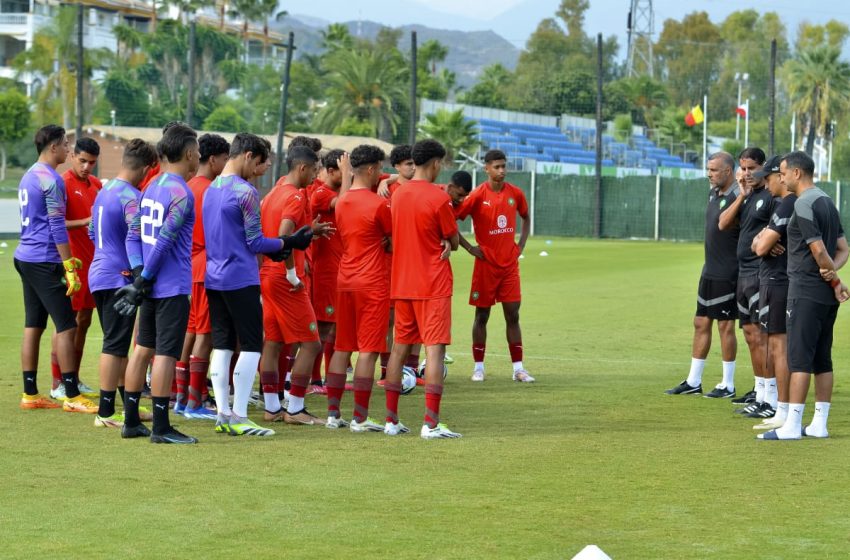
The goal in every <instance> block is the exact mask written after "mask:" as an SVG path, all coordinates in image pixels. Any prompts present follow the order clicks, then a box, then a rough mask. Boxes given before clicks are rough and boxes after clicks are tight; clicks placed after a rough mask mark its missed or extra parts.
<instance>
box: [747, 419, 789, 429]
mask: <svg viewBox="0 0 850 560" xmlns="http://www.w3.org/2000/svg"><path fill="white" fill-rule="evenodd" d="M783 424H785V420H783V421H781V422H780V421H778V420H776V419H774V418H765V419H764V422H762V423H761V424H756V425H755V426H753V429H754V430H778V429H779V428H781V427H782V425H783Z"/></svg>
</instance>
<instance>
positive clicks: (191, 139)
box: [156, 123, 198, 163]
mask: <svg viewBox="0 0 850 560" xmlns="http://www.w3.org/2000/svg"><path fill="white" fill-rule="evenodd" d="M197 142H198V133H197V132H195V131H194V130H192V129H191V128H190V127H189V125H186V124H183V123H177V124H174V125H172V126H171V127H169V128H168V129H167V130H166V131H165V134H163V135H162V138H161V139H160V141H159V142H158V143H157V145H156V150H157V152H159V155H160V158H161V159H162V158H164V159H167V160H168V162H169V163H177V162H178V161H180V160H181V159H183V156H184V155H185V154H186V148H188V147H189V146H191V145H192V144H197Z"/></svg>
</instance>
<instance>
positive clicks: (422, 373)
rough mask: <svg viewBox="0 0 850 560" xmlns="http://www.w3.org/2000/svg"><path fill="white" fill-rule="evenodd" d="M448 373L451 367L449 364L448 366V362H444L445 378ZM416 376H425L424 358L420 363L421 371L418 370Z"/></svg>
mask: <svg viewBox="0 0 850 560" xmlns="http://www.w3.org/2000/svg"><path fill="white" fill-rule="evenodd" d="M448 374H449V368H448V366H446V364H443V379H445V378H446V376H447V375H448ZM416 376H417V377H420V378H424V377H425V360H422V362H421V363H420V364H419V371H417V372H416Z"/></svg>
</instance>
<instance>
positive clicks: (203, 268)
mask: <svg viewBox="0 0 850 560" xmlns="http://www.w3.org/2000/svg"><path fill="white" fill-rule="evenodd" d="M210 183H212V181H210V180H209V179H207V178H206V177H204V176H203V175H198V176H195V177H192V178H191V179H189V182H188V183H187V184H188V185H189V188H190V189H192V194H193V195H194V196H195V225H194V227H193V229H192V282H203V281H204V275H205V274H206V273H207V245H206V242H205V241H204V216H203V209H204V193H205V192H206V191H207V188H208V187H209V186H210Z"/></svg>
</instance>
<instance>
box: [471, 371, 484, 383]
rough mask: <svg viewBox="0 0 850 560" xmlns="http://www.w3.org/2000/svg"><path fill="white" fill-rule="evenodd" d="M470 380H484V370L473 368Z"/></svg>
mask: <svg viewBox="0 0 850 560" xmlns="http://www.w3.org/2000/svg"><path fill="white" fill-rule="evenodd" d="M472 380H473V381H484V370H483V369H476V370H473V372H472Z"/></svg>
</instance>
